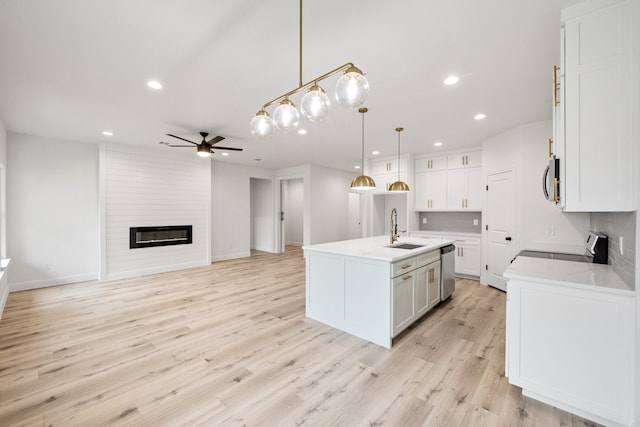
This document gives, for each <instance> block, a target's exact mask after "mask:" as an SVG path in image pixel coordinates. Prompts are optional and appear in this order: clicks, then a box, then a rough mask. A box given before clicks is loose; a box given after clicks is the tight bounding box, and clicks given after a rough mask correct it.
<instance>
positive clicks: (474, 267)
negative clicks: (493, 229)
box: [455, 243, 480, 276]
mask: <svg viewBox="0 0 640 427" xmlns="http://www.w3.org/2000/svg"><path fill="white" fill-rule="evenodd" d="M455 245H456V258H455V259H456V267H455V271H456V274H463V275H467V276H480V244H479V243H477V244H474V243H456V244H455Z"/></svg>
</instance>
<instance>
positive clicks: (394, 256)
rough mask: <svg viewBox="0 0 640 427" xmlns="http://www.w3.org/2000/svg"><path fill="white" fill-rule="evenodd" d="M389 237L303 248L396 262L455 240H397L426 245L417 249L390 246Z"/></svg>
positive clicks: (321, 244) (367, 238) (343, 241)
mask: <svg viewBox="0 0 640 427" xmlns="http://www.w3.org/2000/svg"><path fill="white" fill-rule="evenodd" d="M389 239H390V238H389V236H375V237H366V238H363V239H353V240H341V241H339V242H331V243H320V244H317V245H311V246H303V247H302V249H303V250H304V251H305V252H307V251H315V252H324V253H330V254H337V255H346V256H353V257H359V258H368V259H375V260H380V261H389V262H395V261H399V260H401V259H404V258H410V257H412V256H416V255H419V254H422V253H425V252H429V251H432V250H434V249H438V248H441V247H443V246H446V245H449V244H452V243H453V242H454V241H453V240H444V239H425V238H423V237H400V240H399V241H396V242H395V243H394V246H396V245H398V244H402V243H414V244H416V245H424V246H422V247H421V248H416V249H399V248H393V247H389V246H390V240H389Z"/></svg>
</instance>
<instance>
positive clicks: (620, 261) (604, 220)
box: [591, 212, 636, 289]
mask: <svg viewBox="0 0 640 427" xmlns="http://www.w3.org/2000/svg"><path fill="white" fill-rule="evenodd" d="M591 229H592V230H593V231H598V232H601V233H605V234H606V235H607V236H609V264H610V265H612V266H613V268H614V270H615V272H616V273H618V275H619V276H620V277H621V278H622V280H624V281H625V283H627V284H628V285H629V286H631V288H632V289H635V259H636V253H635V250H636V213H635V212H592V213H591ZM621 237H622V246H621V245H620V238H621Z"/></svg>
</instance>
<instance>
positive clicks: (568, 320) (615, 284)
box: [504, 257, 635, 425]
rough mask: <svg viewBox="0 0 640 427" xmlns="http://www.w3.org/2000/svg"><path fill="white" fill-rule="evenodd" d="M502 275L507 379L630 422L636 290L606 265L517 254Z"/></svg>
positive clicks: (529, 391)
mask: <svg viewBox="0 0 640 427" xmlns="http://www.w3.org/2000/svg"><path fill="white" fill-rule="evenodd" d="M504 276H505V277H506V278H507V279H508V284H507V313H506V347H505V356H506V357H505V375H506V376H507V377H508V378H509V382H510V383H511V384H514V385H517V386H519V387H522V394H523V395H525V396H529V397H532V398H534V399H537V400H540V401H542V402H545V403H548V404H550V405H553V406H555V407H558V408H561V409H564V410H566V411H569V412H572V413H574V414H577V415H579V416H582V417H585V418H588V419H591V420H593V421H596V422H598V423H600V424H604V425H630V424H631V422H632V420H633V402H634V398H633V394H634V391H633V375H632V373H633V371H634V360H633V354H634V349H633V333H634V322H635V309H634V307H635V292H634V291H632V290H630V289H629V288H628V286H626V285H625V284H624V282H622V280H621V279H620V278H619V277H618V276H617V275H616V274H615V273H614V272H613V271H612V269H611V267H610V266H607V265H601V264H588V263H578V262H570V261H560V260H549V259H540V258H529V257H517V258H516V259H515V261H514V262H513V264H511V266H510V267H509V268H508V269H507V270H506V271H505V272H504Z"/></svg>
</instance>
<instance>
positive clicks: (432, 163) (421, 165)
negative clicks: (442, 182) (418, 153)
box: [416, 156, 447, 172]
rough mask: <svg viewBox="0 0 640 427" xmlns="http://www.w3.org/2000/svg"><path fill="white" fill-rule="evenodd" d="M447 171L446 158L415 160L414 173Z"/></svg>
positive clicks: (420, 158)
mask: <svg viewBox="0 0 640 427" xmlns="http://www.w3.org/2000/svg"><path fill="white" fill-rule="evenodd" d="M445 169H447V156H436V157H419V158H416V172H432V171H441V170H445Z"/></svg>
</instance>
